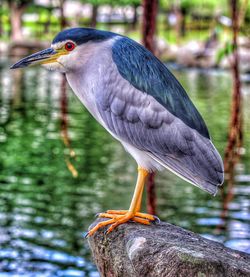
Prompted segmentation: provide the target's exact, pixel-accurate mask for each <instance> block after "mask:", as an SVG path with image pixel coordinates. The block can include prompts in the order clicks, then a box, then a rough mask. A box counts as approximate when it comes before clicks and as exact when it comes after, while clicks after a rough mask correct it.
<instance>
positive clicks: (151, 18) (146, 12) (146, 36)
mask: <svg viewBox="0 0 250 277" xmlns="http://www.w3.org/2000/svg"><path fill="white" fill-rule="evenodd" d="M157 10H158V0H143V22H142V36H143V37H142V41H143V44H144V46H145V47H146V48H147V49H148V50H149V51H151V52H152V53H153V54H155V51H156V47H155V40H154V37H155V32H156V17H157ZM154 177H155V174H154V173H150V174H149V178H148V181H147V183H146V186H147V212H148V213H150V214H154V215H155V214H156V192H155V190H156V189H155V182H154Z"/></svg>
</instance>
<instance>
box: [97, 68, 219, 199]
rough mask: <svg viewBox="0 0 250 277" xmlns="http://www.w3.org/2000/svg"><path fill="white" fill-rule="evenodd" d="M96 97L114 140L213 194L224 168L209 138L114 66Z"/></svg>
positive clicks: (100, 111) (101, 114) (98, 106)
mask: <svg viewBox="0 0 250 277" xmlns="http://www.w3.org/2000/svg"><path fill="white" fill-rule="evenodd" d="M95 97H96V105H97V109H98V111H99V114H100V116H101V118H102V120H103V122H104V123H105V125H106V127H107V128H108V129H109V130H110V131H111V132H112V133H114V134H115V135H116V136H117V137H119V138H120V139H122V140H123V141H126V142H127V143H130V144H132V145H133V146H135V147H137V148H138V149H140V150H142V151H146V152H147V153H148V154H149V155H150V156H151V157H152V158H154V159H155V160H156V161H158V162H159V163H160V164H162V165H163V166H165V167H167V168H169V169H170V170H172V171H173V172H175V173H176V174H177V175H180V176H181V177H183V178H184V179H186V180H188V181H189V182H191V183H193V184H195V185H197V186H199V187H200V188H201V189H203V190H205V191H208V192H209V193H211V194H215V193H216V191H217V187H218V186H219V185H220V184H221V183H222V182H223V165H222V160H221V157H220V155H219V154H218V152H217V151H216V149H215V147H214V146H213V144H212V142H211V140H210V139H208V138H206V137H204V136H202V135H201V134H199V133H198V132H197V131H196V130H195V129H192V128H190V127H189V126H187V125H186V124H185V123H184V122H183V121H182V120H180V119H179V118H178V117H176V116H174V115H173V114H171V113H170V112H169V111H168V110H167V109H166V108H164V107H163V106H162V105H161V104H160V103H159V102H158V101H157V100H155V99H154V98H153V97H152V96H151V95H149V94H146V93H143V92H142V91H140V90H138V89H136V88H135V87H134V86H132V85H131V84H130V83H129V82H128V81H127V80H125V79H124V78H123V77H121V76H120V75H119V73H118V72H117V69H116V68H115V67H113V68H109V73H108V74H107V76H106V77H105V78H104V82H103V86H102V87H101V88H100V89H99V91H98V92H97V93H96V95H95Z"/></svg>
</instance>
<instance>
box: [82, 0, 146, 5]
mask: <svg viewBox="0 0 250 277" xmlns="http://www.w3.org/2000/svg"><path fill="white" fill-rule="evenodd" d="M83 2H84V3H89V4H92V5H95V6H101V5H111V6H129V5H138V6H139V5H140V3H141V1H140V0H86V1H83Z"/></svg>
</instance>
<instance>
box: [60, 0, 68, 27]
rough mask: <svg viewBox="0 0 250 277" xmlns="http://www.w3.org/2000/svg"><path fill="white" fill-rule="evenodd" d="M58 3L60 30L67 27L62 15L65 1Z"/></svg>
mask: <svg viewBox="0 0 250 277" xmlns="http://www.w3.org/2000/svg"><path fill="white" fill-rule="evenodd" d="M59 2H60V6H59V9H60V26H61V29H64V28H65V27H66V26H67V20H66V18H65V15H64V4H65V0H60V1H59Z"/></svg>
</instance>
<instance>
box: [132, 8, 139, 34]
mask: <svg viewBox="0 0 250 277" xmlns="http://www.w3.org/2000/svg"><path fill="white" fill-rule="evenodd" d="M137 8H138V5H136V4H134V5H133V19H132V29H133V30H135V29H136V26H137V23H138V14H137Z"/></svg>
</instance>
